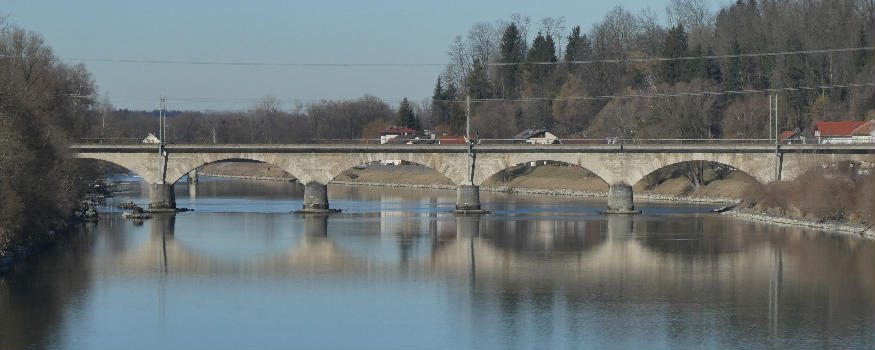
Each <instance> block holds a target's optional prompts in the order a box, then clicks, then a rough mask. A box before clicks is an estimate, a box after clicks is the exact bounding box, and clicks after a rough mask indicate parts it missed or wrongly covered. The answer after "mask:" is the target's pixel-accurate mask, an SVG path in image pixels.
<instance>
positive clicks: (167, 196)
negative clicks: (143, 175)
mask: <svg viewBox="0 0 875 350" xmlns="http://www.w3.org/2000/svg"><path fill="white" fill-rule="evenodd" d="M149 210H151V211H176V193H174V192H173V185H172V184H170V185H168V184H149Z"/></svg>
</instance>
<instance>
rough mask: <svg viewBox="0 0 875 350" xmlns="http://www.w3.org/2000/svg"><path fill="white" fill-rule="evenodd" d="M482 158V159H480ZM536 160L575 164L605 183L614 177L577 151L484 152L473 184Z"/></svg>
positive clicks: (478, 183)
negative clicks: (495, 153) (502, 153)
mask: <svg viewBox="0 0 875 350" xmlns="http://www.w3.org/2000/svg"><path fill="white" fill-rule="evenodd" d="M481 158H482V159H481ZM538 161H553V162H562V163H567V164H573V165H577V166H579V167H581V168H583V169H585V170H587V171H589V172H591V173H593V174H595V175H596V176H597V177H598V178H600V179H601V180H602V181H604V182H606V183H607V184H609V185H610V184H612V183H613V182H612V181H613V180H614V179H615V178H616V176H615V175H614V173H613V172H612V171H610V169H608V168H607V167H605V166H604V164H601V163H600V162H598V161H596V160H595V159H592V158H589V157H582V156H581V155H580V154H577V153H552V154H551V153H541V154H538V153H510V154H506V155H492V154H486V155H483V156H478V158H477V166H476V167H475V169H474V184H475V185H477V186H480V185H481V184H482V183H483V182H485V181H486V180H488V179H489V178H491V177H492V176H494V175H495V174H498V173H499V172H501V171H503V170H505V169H508V168H511V167H513V166H515V165H517V164H522V163H530V162H538Z"/></svg>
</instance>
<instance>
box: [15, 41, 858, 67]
mask: <svg viewBox="0 0 875 350" xmlns="http://www.w3.org/2000/svg"><path fill="white" fill-rule="evenodd" d="M873 50H875V47H873V46H867V47H848V48H838V49H821V50H798V51H781V52H763V53H742V54H730V55H704V56H683V57H646V58H615V59H599V60H575V61H562V62H543V61H541V62H491V63H486V65H489V66H517V65H525V64H531V65H561V64H594V63H624V62H666V61H689V60H702V59H720V58H743V57H767V56H790V55H804V54H826V53H842V52H857V51H873ZM0 58H7V59H15V58H18V59H30V58H35V56H20V55H8V54H5V55H0ZM67 60H70V61H81V62H107V63H140V64H182V65H198V66H241V67H337V68H342V67H444V66H447V65H453V64H452V63H450V64H448V63H412V62H376V63H366V62H345V63H326V62H304V63H295V62H255V61H209V60H159V59H137V58H95V57H73V58H68V59H67ZM456 65H457V64H456Z"/></svg>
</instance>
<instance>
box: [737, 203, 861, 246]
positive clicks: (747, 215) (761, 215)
mask: <svg viewBox="0 0 875 350" xmlns="http://www.w3.org/2000/svg"><path fill="white" fill-rule="evenodd" d="M723 215H728V216H732V217H736V218H740V219H744V220H752V221H760V222H768V223H773V224H779V225H789V226H803V227H808V228H814V229H818V230H825V231H835V232H840V233H846V234H851V235H855V236H859V237H862V238H866V239H875V227H873V226H871V225H866V224H862V223H848V222H841V221H816V220H811V219H804V218H797V217H790V216H785V215H775V214H771V213H767V212H763V211H759V210H754V209H749V208H735V209H732V210H728V211H725V212H723Z"/></svg>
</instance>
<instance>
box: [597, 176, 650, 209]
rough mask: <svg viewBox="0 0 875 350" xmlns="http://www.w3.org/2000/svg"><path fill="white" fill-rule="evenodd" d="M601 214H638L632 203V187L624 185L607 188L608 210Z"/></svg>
mask: <svg viewBox="0 0 875 350" xmlns="http://www.w3.org/2000/svg"><path fill="white" fill-rule="evenodd" d="M602 213H603V214H639V213H641V211H639V210H635V205H634V204H633V203H632V186H629V185H627V184H624V183H618V184H613V185H611V186H610V187H609V188H608V209H607V210H605V211H603V212H602Z"/></svg>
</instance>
